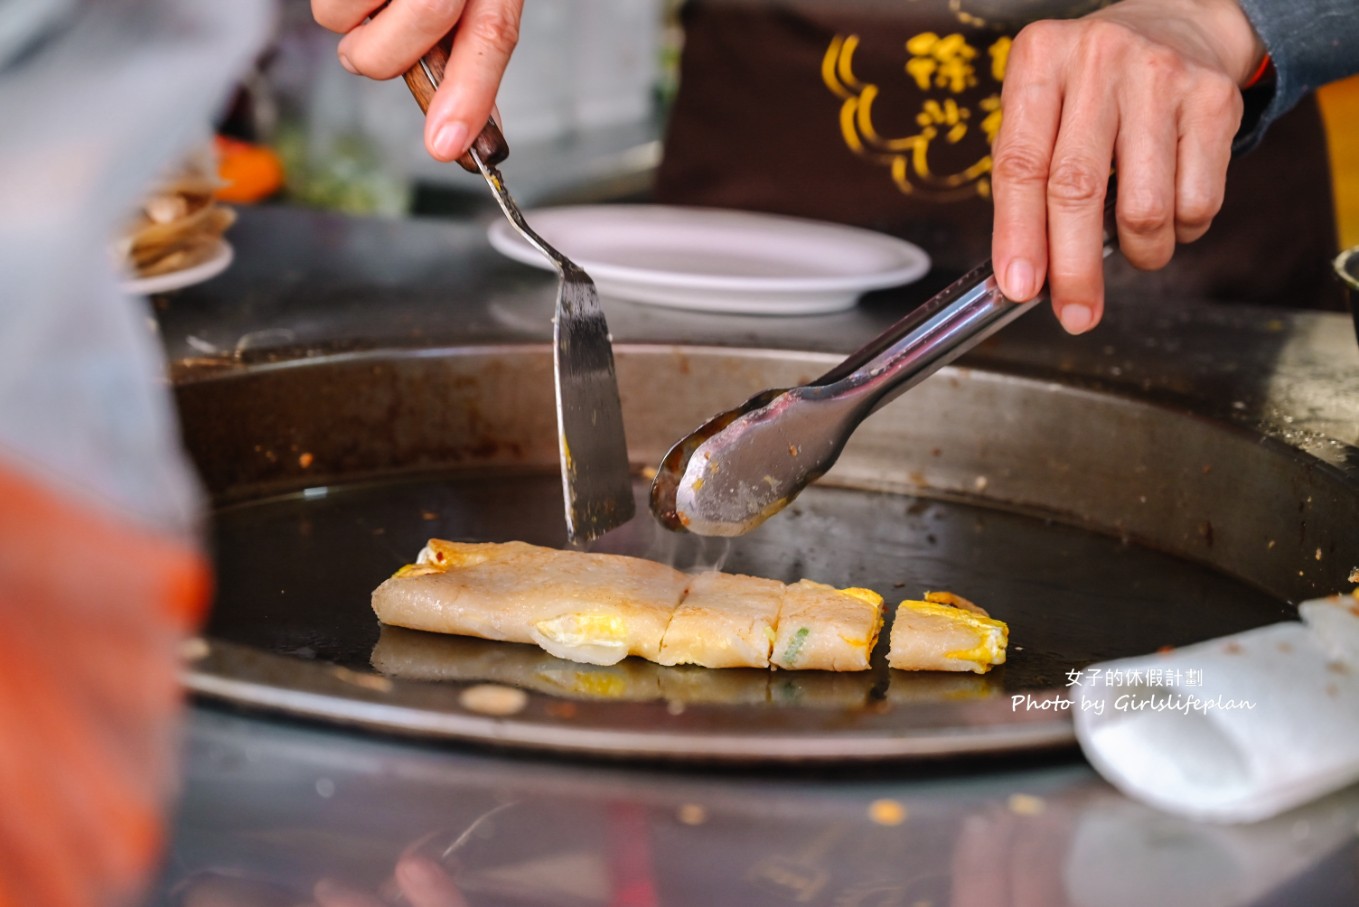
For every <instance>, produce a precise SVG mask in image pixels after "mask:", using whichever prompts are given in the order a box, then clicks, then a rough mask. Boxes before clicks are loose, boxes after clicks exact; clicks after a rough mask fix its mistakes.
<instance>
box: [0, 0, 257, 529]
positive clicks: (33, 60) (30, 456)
mask: <svg viewBox="0 0 1359 907" xmlns="http://www.w3.org/2000/svg"><path fill="white" fill-rule="evenodd" d="M49 5H50V6H53V7H61V8H65V7H68V6H70V4H50V3H49ZM270 9H271V7H270V5H269V3H268V2H267V0H232V2H230V3H203V2H195V0H101V2H99V3H98V4H93V3H90V4H87V5H85V6H84V7H83V8H82V10H81V13H80V15H79V16H78V17H76V18H75V19H74V20H73V22H72V23H69V24H65V25H63V26H62V28H64V30H62V31H60V33H59V34H57V35H55V36H54V37H51V38H50V39H49V40H46V41H44V42H40V43H38V44H37V45H36V46H34V47H32V48H31V50H30V52H29V53H27V54H23V55H19V56H16V57H14V58H13V59H11V60H9V61H8V64H7V65H5V66H4V67H3V69H0V111H3V112H4V126H3V128H0V459H3V460H4V461H5V465H7V466H10V467H16V468H18V469H20V470H22V471H25V472H27V473H29V474H31V475H33V476H34V477H35V478H36V479H38V480H39V481H41V482H43V483H44V484H46V485H48V486H51V487H53V488H56V489H59V490H61V491H63V492H65V493H66V494H68V495H69V496H71V497H74V498H76V499H79V500H83V501H85V502H87V503H90V504H93V505H96V506H99V507H102V508H103V509H105V510H108V511H111V512H113V513H115V514H118V515H119V516H122V517H125V518H130V519H132V520H134V521H136V522H138V523H140V524H142V525H144V526H146V527H148V528H153V529H160V530H168V531H179V532H184V531H186V530H188V529H190V528H191V527H192V525H193V523H194V521H195V518H196V514H197V503H198V491H197V487H196V484H195V482H194V479H193V477H192V473H191V471H190V469H189V468H188V465H187V463H186V462H185V460H184V457H183V455H182V453H181V450H180V445H179V436H178V430H177V427H176V424H175V418H174V411H173V408H172V406H171V402H170V399H169V395H168V393H167V391H166V387H165V376H164V363H163V359H162V352H161V349H160V345H159V342H158V340H157V338H156V336H155V333H154V327H153V324H152V322H151V320H150V317H149V313H148V311H147V309H146V306H145V304H144V303H143V302H141V301H140V300H134V299H128V298H126V297H125V295H124V294H123V293H122V292H121V291H120V290H119V279H118V275H117V274H116V273H115V269H114V265H113V261H112V255H111V252H110V247H111V244H112V241H113V238H114V236H115V234H116V231H117V229H118V227H119V225H120V224H121V222H123V221H124V220H125V219H126V218H127V217H128V215H129V213H130V212H131V211H133V210H134V208H135V206H136V203H137V202H138V201H139V200H140V197H141V195H142V193H143V192H145V191H146V189H147V187H148V186H149V185H150V183H151V181H152V178H153V177H154V176H155V175H156V174H157V173H158V171H159V170H160V169H161V168H162V167H163V166H165V165H166V164H167V163H168V162H170V161H172V160H173V159H174V157H175V156H177V155H180V154H183V153H184V152H185V151H186V149H187V148H188V145H189V143H190V141H191V140H193V139H195V138H199V137H201V136H203V135H204V134H205V133H206V132H207V124H208V123H209V121H210V119H211V117H212V115H213V113H214V110H215V108H216V107H217V106H218V105H219V104H220V103H221V102H222V100H223V96H224V94H225V92H226V90H227V88H228V87H229V86H230V85H231V82H232V80H233V78H234V76H235V75H236V74H237V73H239V72H240V71H241V70H242V69H243V68H244V66H245V65H246V64H247V63H248V62H249V60H250V56H251V54H252V53H253V52H254V50H255V49H256V48H257V47H259V46H260V45H261V44H262V43H263V39H264V37H265V35H266V34H267V30H268V26H269V16H270ZM6 22H8V26H7V31H6V34H10V33H13V34H15V35H17V34H18V33H19V28H18V25H17V24H16V22H15V21H11V19H10V17H6ZM10 43H11V44H12V45H14V46H18V44H19V43H21V42H19V41H18V39H17V38H15V39H14V41H11V42H10Z"/></svg>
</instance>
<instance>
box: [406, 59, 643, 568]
mask: <svg viewBox="0 0 1359 907" xmlns="http://www.w3.org/2000/svg"><path fill="white" fill-rule="evenodd" d="M450 40H451V36H449V37H446V38H444V40H443V41H441V42H440V43H439V44H438V45H436V46H435V47H434V48H433V49H432V50H430V52H429V53H428V54H426V55H425V56H424V57H423V58H422V59H421V60H420V62H419V63H417V64H416V65H415V66H412V67H411V68H410V69H409V70H408V71H407V72H406V74H405V79H406V85H407V86H408V87H409V88H410V90H411V94H413V95H415V100H416V101H417V102H418V103H419V104H420V109H421V110H424V111H425V112H428V111H429V103H430V99H431V98H433V97H434V91H435V89H437V88H438V87H439V82H440V81H441V80H442V79H443V75H444V66H445V64H446V63H447V62H448V48H449V42H450ZM509 153H510V150H509V146H508V145H507V144H506V143H505V137H504V136H503V135H502V134H501V132H500V127H498V126H497V125H496V124H495V123H494V122H493V121H488V122H487V123H486V128H484V129H483V130H482V131H481V134H480V135H478V136H477V138H476V141H474V142H473V143H472V148H471V150H469V151H468V152H467V154H465V155H463V156H462V157H461V158H459V159H458V163H459V164H461V165H462V167H463V168H464V169H465V170H469V171H471V172H472V173H480V174H481V175H482V176H483V177H485V179H486V182H487V183H489V184H490V186H491V190H492V191H493V192H494V194H495V198H496V201H497V202H499V203H500V208H501V210H502V211H504V212H505V216H506V217H507V218H509V221H510V224H511V225H512V226H513V227H514V229H515V230H516V231H518V233H519V235H520V236H522V237H524V239H525V240H527V241H528V243H529V244H530V245H532V246H533V247H534V248H535V249H537V250H538V251H539V252H542V253H543V254H544V255H546V256H547V257H548V259H549V260H550V261H551V262H552V265H553V267H555V268H556V269H557V274H558V275H559V277H560V281H559V283H558V286H557V311H556V315H555V317H554V318H553V324H554V328H553V339H554V341H555V344H554V350H553V363H554V365H555V366H556V381H557V434H558V437H557V442H558V448H559V451H560V454H561V467H562V490H563V493H564V495H565V499H566V534H567V538H568V539H569V540H570V542H571V543H572V544H576V545H579V544H583V543H585V542H588V541H590V540H591V539H593V538H595V537H597V536H600V535H602V534H604V533H605V532H607V531H609V530H610V529H612V528H614V527H615V526H620V525H622V524H623V523H626V522H627V521H628V520H630V519H632V516H633V514H634V513H635V511H636V507H635V505H634V503H633V499H632V476H631V471H630V469H629V467H628V447H627V439H626V437H625V435H624V434H623V412H622V407H621V405H620V404H619V399H618V379H617V377H616V375H615V373H614V365H613V346H612V345H611V343H610V341H609V327H608V325H607V324H606V323H605V321H604V312H603V310H602V309H601V308H600V306H599V294H598V292H597V291H596V290H595V285H594V281H592V280H591V279H590V276H589V275H588V274H586V273H585V272H584V271H583V270H581V269H580V268H579V267H578V266H577V265H576V264H575V263H574V262H572V261H571V260H570V259H569V258H567V257H566V256H565V255H563V254H561V253H560V252H558V251H557V250H556V249H554V248H553V247H552V246H550V245H549V244H548V243H547V242H545V241H544V240H543V238H542V237H541V236H539V235H538V234H537V233H535V232H533V229H532V228H531V227H529V225H528V222H527V221H525V220H524V215H523V214H521V213H520V212H519V207H518V206H517V205H516V204H515V203H514V199H513V198H511V197H510V193H509V191H508V190H507V189H506V188H505V180H504V178H503V177H502V176H501V175H500V171H499V170H497V169H496V165H497V164H499V163H500V162H501V161H503V160H505V158H506V157H508V156H509Z"/></svg>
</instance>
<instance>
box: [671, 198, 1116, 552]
mask: <svg viewBox="0 0 1359 907" xmlns="http://www.w3.org/2000/svg"><path fill="white" fill-rule="evenodd" d="M1114 191H1115V190H1114V187H1113V185H1112V184H1111V185H1110V187H1109V193H1110V194H1109V198H1110V202H1109V204H1108V205H1107V206H1106V208H1105V221H1106V227H1105V233H1104V237H1105V239H1104V253H1105V255H1106V257H1107V256H1108V255H1109V254H1110V253H1111V252H1112V251H1113V250H1114V249H1115V246H1116V242H1117V231H1116V230H1115V229H1114V228H1113V226H1112V220H1111V219H1112V213H1113V201H1112V199H1113V197H1114V195H1113V194H1114ZM1046 298H1047V293H1046V291H1045V292H1043V293H1040V294H1039V295H1038V297H1036V298H1034V299H1032V300H1030V301H1028V302H1024V303H1015V302H1012V301H1010V300H1009V299H1007V298H1005V296H1004V295H1003V294H1002V293H1001V292H1000V287H999V285H998V284H997V283H996V278H995V273H994V271H993V269H992V266H991V262H989V261H987V262H986V263H985V264H982V265H979V266H978V267H976V268H974V269H972V270H971V271H969V272H968V273H967V274H965V275H963V276H962V277H961V278H959V279H958V280H956V281H954V282H953V283H952V284H950V285H949V286H948V287H946V288H945V289H944V290H942V291H940V292H939V293H937V294H936V295H935V296H934V297H933V298H931V299H930V300H929V301H928V302H926V303H924V304H923V305H921V306H920V307H919V308H917V309H915V310H914V311H912V312H911V313H910V314H908V315H907V316H906V317H904V318H902V319H901V320H900V321H898V322H897V323H896V324H894V325H892V327H890V328H888V329H887V330H886V331H884V332H883V333H882V334H881V335H880V336H878V337H876V338H875V339H873V340H871V341H869V343H868V344H866V345H865V346H864V347H862V348H861V349H859V350H858V351H857V352H855V353H852V354H851V355H850V356H849V358H847V359H845V361H844V362H841V363H840V364H839V365H837V366H836V367H835V368H833V369H831V370H830V371H828V372H826V373H825V374H824V375H822V376H821V377H820V378H817V379H816V380H815V381H813V382H811V383H810V384H806V385H803V386H801V387H793V388H780V389H774V390H766V391H761V392H760V393H758V394H756V395H755V396H753V397H751V398H750V399H749V400H747V401H746V402H745V403H743V404H741V405H740V406H738V407H736V408H735V409H730V410H727V411H726V412H723V413H720V414H718V415H717V416H714V417H713V418H712V419H709V420H708V421H707V422H706V423H704V424H703V425H701V426H699V428H697V429H696V430H695V431H694V432H693V433H691V434H690V435H688V436H687V437H685V438H683V439H682V440H681V441H679V443H677V444H675V446H674V447H672V448H670V452H669V453H667V454H666V455H665V459H663V460H662V461H661V465H660V467H659V468H658V470H657V473H656V478H655V480H654V481H653V482H652V485H651V510H652V512H653V513H654V514H655V515H656V518H657V519H658V520H660V522H661V523H662V524H663V525H665V526H666V527H667V528H669V529H674V530H678V531H683V530H687V531H689V532H692V533H694V534H696V535H714V536H736V535H744V534H745V533H747V532H749V531H750V530H752V529H754V528H755V527H756V526H758V525H760V524H761V523H763V522H764V521H765V520H767V519H769V518H770V517H771V516H773V515H774V514H776V513H778V512H779V511H780V510H782V509H783V508H784V507H786V506H788V504H789V503H790V502H791V501H792V500H793V499H794V498H796V497H797V496H798V495H799V494H800V493H801V492H802V490H803V489H804V488H806V487H807V485H808V484H810V483H811V482H814V481H815V480H816V479H818V478H820V477H821V476H822V475H824V474H825V472H826V470H828V469H830V468H831V466H832V465H833V464H834V463H835V461H836V459H838V458H839V456H840V452H841V451H842V450H844V447H845V443H846V442H847V441H848V440H849V437H850V435H851V434H853V433H854V430H855V429H856V428H858V427H859V423H861V422H862V421H863V420H864V419H866V418H867V417H868V416H869V415H871V414H872V413H873V412H875V411H876V410H878V409H879V408H880V407H882V406H884V405H885V404H887V403H889V402H891V401H892V400H894V399H896V398H897V397H898V396H900V395H901V394H902V393H904V392H905V391H907V390H909V389H910V388H912V387H914V386H915V385H917V384H919V383H920V382H921V381H923V380H925V378H927V377H929V376H930V375H931V374H933V373H934V372H935V371H937V370H938V369H940V368H942V367H943V366H945V365H947V364H948V363H950V362H952V361H953V360H954V359H956V358H958V357H959V356H961V355H962V354H963V353H965V352H967V351H968V350H970V349H971V348H972V347H974V346H976V345H977V344H978V343H980V342H981V341H982V340H985V339H986V338H987V337H989V336H991V335H992V334H994V333H995V332H996V331H998V330H1000V329H1001V328H1002V327H1004V326H1005V325H1007V324H1009V323H1010V322H1012V321H1014V320H1015V319H1016V318H1018V317H1019V316H1021V315H1023V314H1024V313H1025V312H1027V311H1029V310H1030V309H1032V308H1033V307H1034V306H1036V305H1038V303H1039V302H1041V301H1043V300H1045V299H1046Z"/></svg>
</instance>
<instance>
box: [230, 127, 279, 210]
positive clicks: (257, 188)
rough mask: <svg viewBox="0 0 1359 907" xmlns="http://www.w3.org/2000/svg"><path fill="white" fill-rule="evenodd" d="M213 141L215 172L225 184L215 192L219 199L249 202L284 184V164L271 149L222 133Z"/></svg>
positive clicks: (259, 199) (262, 197)
mask: <svg viewBox="0 0 1359 907" xmlns="http://www.w3.org/2000/svg"><path fill="white" fill-rule="evenodd" d="M215 144H216V146H217V174H218V176H220V177H221V179H222V182H223V183H224V184H225V185H223V186H222V187H221V188H219V189H218V190H217V192H216V195H217V198H218V200H220V201H223V202H227V203H229V204H238V205H244V204H250V203H251V202H258V201H263V200H264V199H266V198H268V197H269V196H271V195H273V194H274V193H275V192H277V191H278V190H279V189H281V188H282V187H283V164H282V162H280V161H279V159H278V155H277V154H275V153H274V152H273V150H272V149H269V148H266V147H264V146H263V145H255V144H252V143H250V142H243V141H241V140H240V139H232V138H227V137H226V136H223V135H219V136H217V137H216V140H215Z"/></svg>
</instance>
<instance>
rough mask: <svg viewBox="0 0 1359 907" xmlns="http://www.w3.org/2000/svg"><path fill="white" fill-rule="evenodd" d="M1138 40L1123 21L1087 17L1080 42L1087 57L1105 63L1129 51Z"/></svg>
mask: <svg viewBox="0 0 1359 907" xmlns="http://www.w3.org/2000/svg"><path fill="white" fill-rule="evenodd" d="M1138 40H1139V39H1138V38H1137V36H1136V35H1134V34H1133V32H1132V31H1131V30H1130V29H1129V28H1127V26H1125V25H1123V24H1122V23H1119V22H1109V21H1106V20H1103V19H1087V20H1085V21H1084V23H1083V33H1082V35H1081V42H1080V43H1081V50H1082V52H1083V54H1084V55H1085V56H1086V57H1089V58H1091V59H1092V60H1093V61H1094V62H1096V63H1104V62H1107V61H1109V60H1111V59H1112V58H1114V57H1117V56H1120V55H1122V54H1123V53H1125V52H1127V51H1128V50H1129V49H1130V48H1131V47H1132V46H1134V45H1135V44H1136V43H1137V42H1138Z"/></svg>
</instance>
